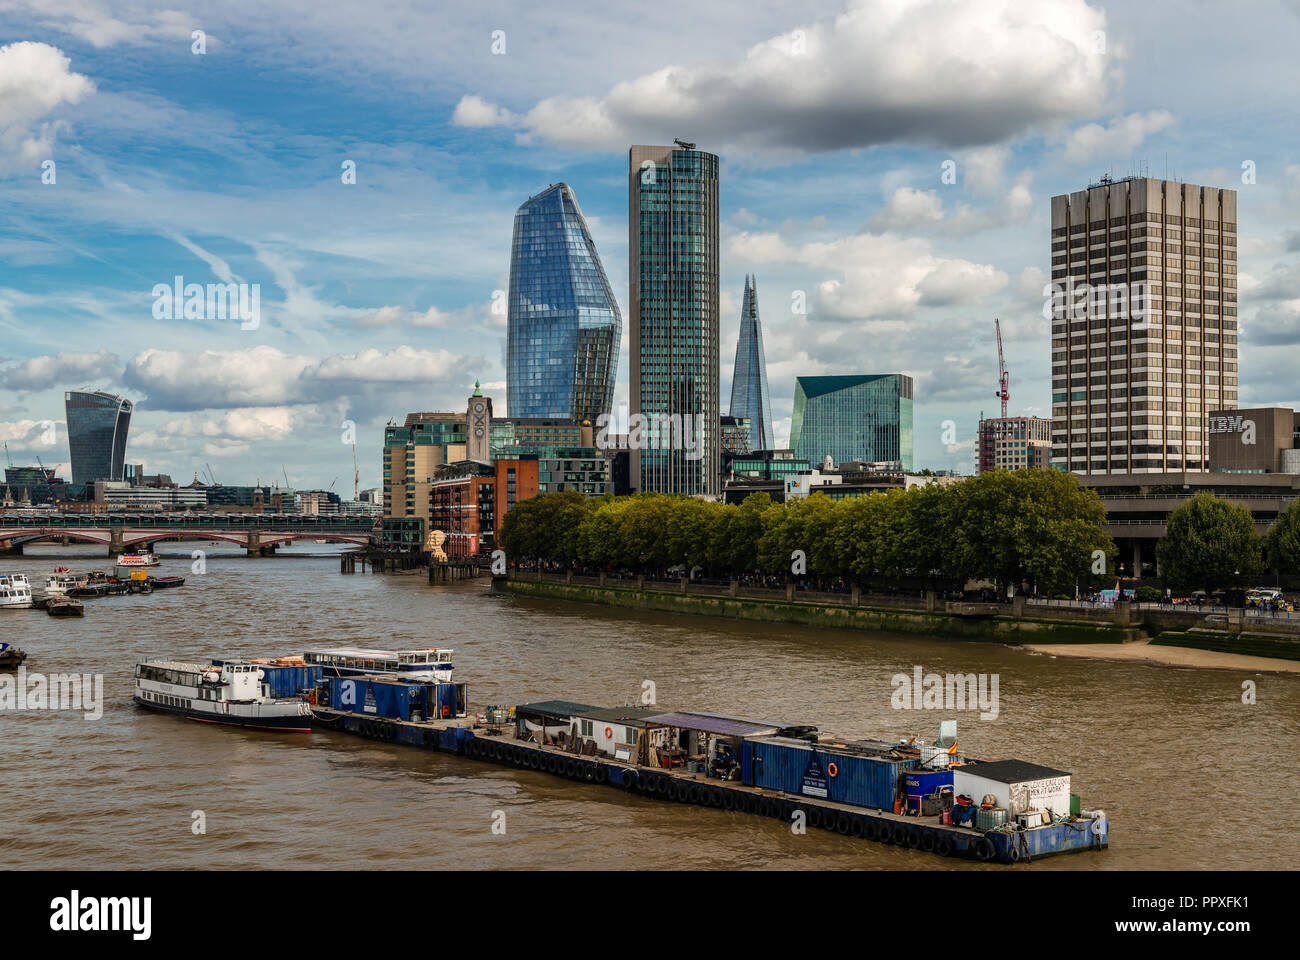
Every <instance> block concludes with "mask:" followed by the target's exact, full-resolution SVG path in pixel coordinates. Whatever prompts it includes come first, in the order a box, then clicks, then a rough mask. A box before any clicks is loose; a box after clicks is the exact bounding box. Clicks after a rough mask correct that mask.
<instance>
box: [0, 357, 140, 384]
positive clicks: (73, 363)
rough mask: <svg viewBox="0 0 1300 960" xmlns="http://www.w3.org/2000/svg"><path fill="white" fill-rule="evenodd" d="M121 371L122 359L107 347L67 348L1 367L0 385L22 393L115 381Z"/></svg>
mask: <svg viewBox="0 0 1300 960" xmlns="http://www.w3.org/2000/svg"><path fill="white" fill-rule="evenodd" d="M121 373H122V362H121V361H120V360H119V359H118V357H117V354H115V353H113V352H111V351H109V350H99V351H98V352H96V353H77V352H73V351H68V352H60V353H57V354H55V355H54V356H52V357H51V356H43V357H29V358H28V359H26V360H24V361H23V362H22V363H20V364H18V365H17V366H15V367H9V368H7V369H5V370H3V371H0V386H4V387H5V388H6V389H9V390H16V391H18V392H19V393H20V394H22V393H31V392H34V391H37V390H49V389H52V388H54V387H59V386H64V385H72V384H76V385H82V384H85V383H87V382H90V381H116V380H117V378H118V377H119V376H120V375H121Z"/></svg>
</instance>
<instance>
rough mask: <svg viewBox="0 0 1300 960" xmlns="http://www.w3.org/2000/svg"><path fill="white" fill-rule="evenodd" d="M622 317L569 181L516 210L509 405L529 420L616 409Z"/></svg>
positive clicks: (593, 418) (508, 357) (591, 417)
mask: <svg viewBox="0 0 1300 960" xmlns="http://www.w3.org/2000/svg"><path fill="white" fill-rule="evenodd" d="M622 336H623V320H622V317H621V316H620V314H619V311H618V302H617V301H616V300H615V299H614V291H613V288H611V287H610V285H609V280H608V279H607V278H606V276H605V269H604V267H602V266H601V264H600V257H599V256H598V255H597V253H596V245H595V243H593V242H592V239H591V233H590V231H588V229H587V222H586V221H585V220H584V219H583V217H582V211H581V210H580V209H579V208H578V199H577V197H575V196H574V194H573V190H572V189H571V188H570V187H569V185H568V184H567V183H557V184H553V185H552V186H550V187H549V188H547V189H546V190H544V191H542V192H541V193H539V194H538V195H537V196H535V197H530V198H529V199H528V201H527V202H526V203H524V204H523V205H522V206H521V207H520V208H519V210H518V211H517V212H516V213H515V236H514V246H513V250H512V253H511V257H510V301H509V313H508V323H507V333H506V408H507V412H508V413H509V415H510V416H511V417H512V418H514V417H523V418H552V419H563V420H577V421H582V420H590V421H592V422H593V423H594V422H595V421H596V418H597V417H599V416H600V415H601V414H607V413H609V412H610V406H611V404H612V403H613V399H614V372H615V364H616V363H617V360H618V347H619V341H620V339H621V338H622Z"/></svg>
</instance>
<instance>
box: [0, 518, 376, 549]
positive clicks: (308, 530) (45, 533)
mask: <svg viewBox="0 0 1300 960" xmlns="http://www.w3.org/2000/svg"><path fill="white" fill-rule="evenodd" d="M374 523H375V519H374V518H373V517H368V516H352V515H345V516H331V515H328V514H276V513H212V514H209V513H101V514H78V513H57V512H50V513H0V549H5V550H7V551H8V552H10V553H19V554H21V553H22V552H23V547H24V546H26V545H27V544H29V543H42V542H49V541H57V542H70V543H96V544H101V545H103V546H106V547H108V552H109V555H110V556H118V555H119V554H122V553H127V552H130V551H134V550H145V549H152V548H153V546H154V544H157V543H164V542H179V541H186V540H216V541H220V542H223V543H231V544H234V545H236V546H241V547H243V548H244V549H245V550H247V551H248V554H249V556H268V555H270V554H272V553H274V552H275V549H276V547H278V546H280V545H281V544H285V543H292V542H294V541H295V540H324V541H326V542H328V543H350V544H355V545H356V546H365V545H366V543H367V542H369V539H370V533H371V530H372V528H373V526H374Z"/></svg>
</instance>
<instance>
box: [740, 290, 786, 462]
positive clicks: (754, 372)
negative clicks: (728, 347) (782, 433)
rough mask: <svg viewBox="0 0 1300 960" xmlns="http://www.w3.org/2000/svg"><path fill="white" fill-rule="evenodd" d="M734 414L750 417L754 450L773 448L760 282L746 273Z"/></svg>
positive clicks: (741, 310) (750, 430) (741, 308)
mask: <svg viewBox="0 0 1300 960" xmlns="http://www.w3.org/2000/svg"><path fill="white" fill-rule="evenodd" d="M730 413H731V416H733V417H746V418H747V419H748V420H749V425H750V426H749V435H750V442H751V444H752V446H753V448H754V449H755V450H771V449H773V448H774V447H775V446H776V441H775V440H774V439H773V438H772V398H771V395H770V394H769V393H768V392H767V356H766V354H764V352H763V327H762V325H761V324H760V323H759V322H758V286H757V281H756V280H755V279H754V278H753V277H748V276H747V277H745V301H744V303H743V304H742V305H741V307H740V338H739V339H738V340H737V341H736V366H735V368H734V370H733V372H732V374H731V410H730Z"/></svg>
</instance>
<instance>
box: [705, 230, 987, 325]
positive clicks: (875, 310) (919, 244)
mask: <svg viewBox="0 0 1300 960" xmlns="http://www.w3.org/2000/svg"><path fill="white" fill-rule="evenodd" d="M728 255H729V256H731V257H734V258H736V259H737V260H744V261H746V262H750V263H758V262H767V263H772V262H785V263H796V264H800V265H802V266H803V267H805V268H807V269H808V270H810V271H811V272H812V273H814V274H820V275H822V276H825V275H827V274H831V275H832V276H831V277H829V278H828V279H825V280H821V281H820V282H818V281H816V280H814V282H817V283H818V285H817V288H816V290H817V292H816V298H815V307H816V310H815V311H814V313H813V318H814V319H816V318H817V314H819V313H820V314H825V315H826V316H827V317H829V318H858V319H884V318H896V317H897V316H898V315H900V314H907V313H911V312H913V311H915V310H916V309H917V308H918V307H921V306H938V305H943V306H948V305H954V304H963V303H972V302H975V301H977V300H980V299H982V298H984V297H986V296H988V295H989V294H991V293H995V292H997V291H998V290H1000V289H1002V288H1003V287H1005V286H1006V285H1007V283H1008V277H1007V275H1006V274H1005V273H1003V272H1002V271H1001V270H997V269H996V268H994V267H992V266H988V265H983V264H976V263H971V262H970V261H968V260H962V259H946V258H942V257H938V256H936V255H935V254H934V253H933V252H932V251H931V248H930V244H929V243H928V242H927V241H925V240H922V239H918V238H904V237H899V236H896V235H894V234H890V233H884V234H873V233H859V234H855V235H853V236H850V237H844V238H841V239H839V240H834V241H830V242H822V243H807V244H803V245H802V246H799V247H792V246H789V245H787V244H786V243H785V242H784V241H783V240H782V239H781V237H780V236H779V235H778V234H775V233H763V234H749V233H741V234H737V235H736V236H735V237H733V238H732V240H731V242H730V244H729V249H728Z"/></svg>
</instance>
